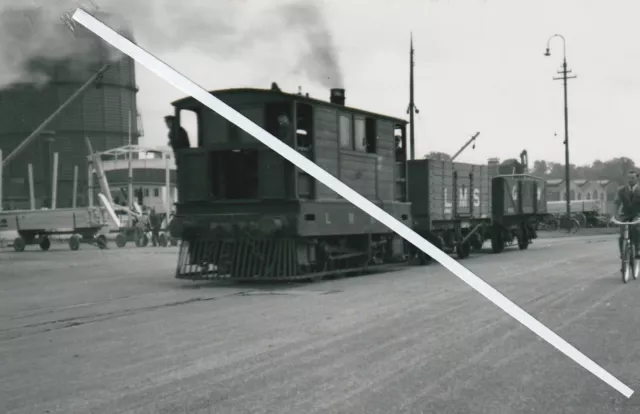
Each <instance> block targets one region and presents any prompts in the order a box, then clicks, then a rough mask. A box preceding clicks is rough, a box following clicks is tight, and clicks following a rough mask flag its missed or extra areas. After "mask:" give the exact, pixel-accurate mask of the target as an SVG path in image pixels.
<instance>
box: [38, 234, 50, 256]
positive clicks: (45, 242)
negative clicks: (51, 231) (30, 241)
mask: <svg viewBox="0 0 640 414" xmlns="http://www.w3.org/2000/svg"><path fill="white" fill-rule="evenodd" d="M39 244H40V249H42V250H43V251H45V252H46V251H47V250H49V249H50V248H51V239H49V237H48V236H44V237H43V238H42V240H40V243H39Z"/></svg>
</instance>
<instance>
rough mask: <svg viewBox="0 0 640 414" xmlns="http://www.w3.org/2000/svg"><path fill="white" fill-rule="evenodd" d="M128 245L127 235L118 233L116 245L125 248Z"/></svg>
mask: <svg viewBox="0 0 640 414" xmlns="http://www.w3.org/2000/svg"><path fill="white" fill-rule="evenodd" d="M126 245H127V238H126V237H125V235H124V234H122V233H118V234H117V235H116V246H118V247H120V248H123V247H124V246H126Z"/></svg>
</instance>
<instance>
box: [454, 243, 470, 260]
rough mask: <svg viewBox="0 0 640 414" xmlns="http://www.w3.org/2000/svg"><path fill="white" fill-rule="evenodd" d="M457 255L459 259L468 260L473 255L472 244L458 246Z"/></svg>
mask: <svg viewBox="0 0 640 414" xmlns="http://www.w3.org/2000/svg"><path fill="white" fill-rule="evenodd" d="M456 254H457V255H458V259H460V260H462V259H466V258H467V257H469V255H470V254H471V244H470V243H469V242H465V243H462V244H460V243H458V244H456Z"/></svg>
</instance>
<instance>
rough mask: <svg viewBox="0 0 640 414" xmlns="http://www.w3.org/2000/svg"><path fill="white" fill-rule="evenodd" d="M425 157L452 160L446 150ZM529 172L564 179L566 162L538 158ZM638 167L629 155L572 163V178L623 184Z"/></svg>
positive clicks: (505, 162)
mask: <svg viewBox="0 0 640 414" xmlns="http://www.w3.org/2000/svg"><path fill="white" fill-rule="evenodd" d="M424 158H427V159H434V160H441V161H450V160H451V156H450V155H449V154H447V153H444V152H437V151H432V152H430V153H429V154H427V155H425V157H424ZM519 161H520V160H517V159H515V158H510V159H506V160H504V161H502V162H501V164H503V165H504V164H513V163H514V162H519ZM528 168H529V173H530V174H532V175H535V176H537V177H541V178H545V179H554V178H558V179H564V174H565V168H564V164H562V163H558V162H552V161H544V160H536V161H534V162H533V165H532V164H531V163H529V165H528ZM634 168H636V164H635V162H634V161H633V160H632V159H630V158H627V157H617V158H612V159H610V160H607V161H601V160H595V161H594V162H593V163H591V165H575V164H571V165H570V170H569V171H570V174H571V179H572V180H579V179H586V180H613V181H616V182H617V183H619V184H623V183H624V180H625V175H626V173H627V171H629V170H631V169H634Z"/></svg>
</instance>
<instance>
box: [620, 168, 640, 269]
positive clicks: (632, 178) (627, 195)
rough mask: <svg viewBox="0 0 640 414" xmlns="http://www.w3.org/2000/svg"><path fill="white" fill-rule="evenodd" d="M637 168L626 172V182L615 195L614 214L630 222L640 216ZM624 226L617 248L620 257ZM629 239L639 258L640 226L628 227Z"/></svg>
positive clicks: (639, 186) (621, 229)
mask: <svg viewBox="0 0 640 414" xmlns="http://www.w3.org/2000/svg"><path fill="white" fill-rule="evenodd" d="M639 174H640V173H639V172H638V170H631V171H629V173H628V174H627V184H626V185H624V186H622V187H620V189H618V194H617V195H616V200H615V205H616V213H617V214H616V216H617V218H618V220H620V221H623V222H632V221H634V220H636V219H638V218H639V217H640V185H638V181H639V180H638V178H639ZM623 231H624V227H622V226H621V227H620V239H619V243H618V244H619V248H620V256H621V257H622V238H623ZM630 237H631V240H632V241H633V242H634V243H635V245H636V258H640V226H639V225H635V226H632V227H631V228H630Z"/></svg>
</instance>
